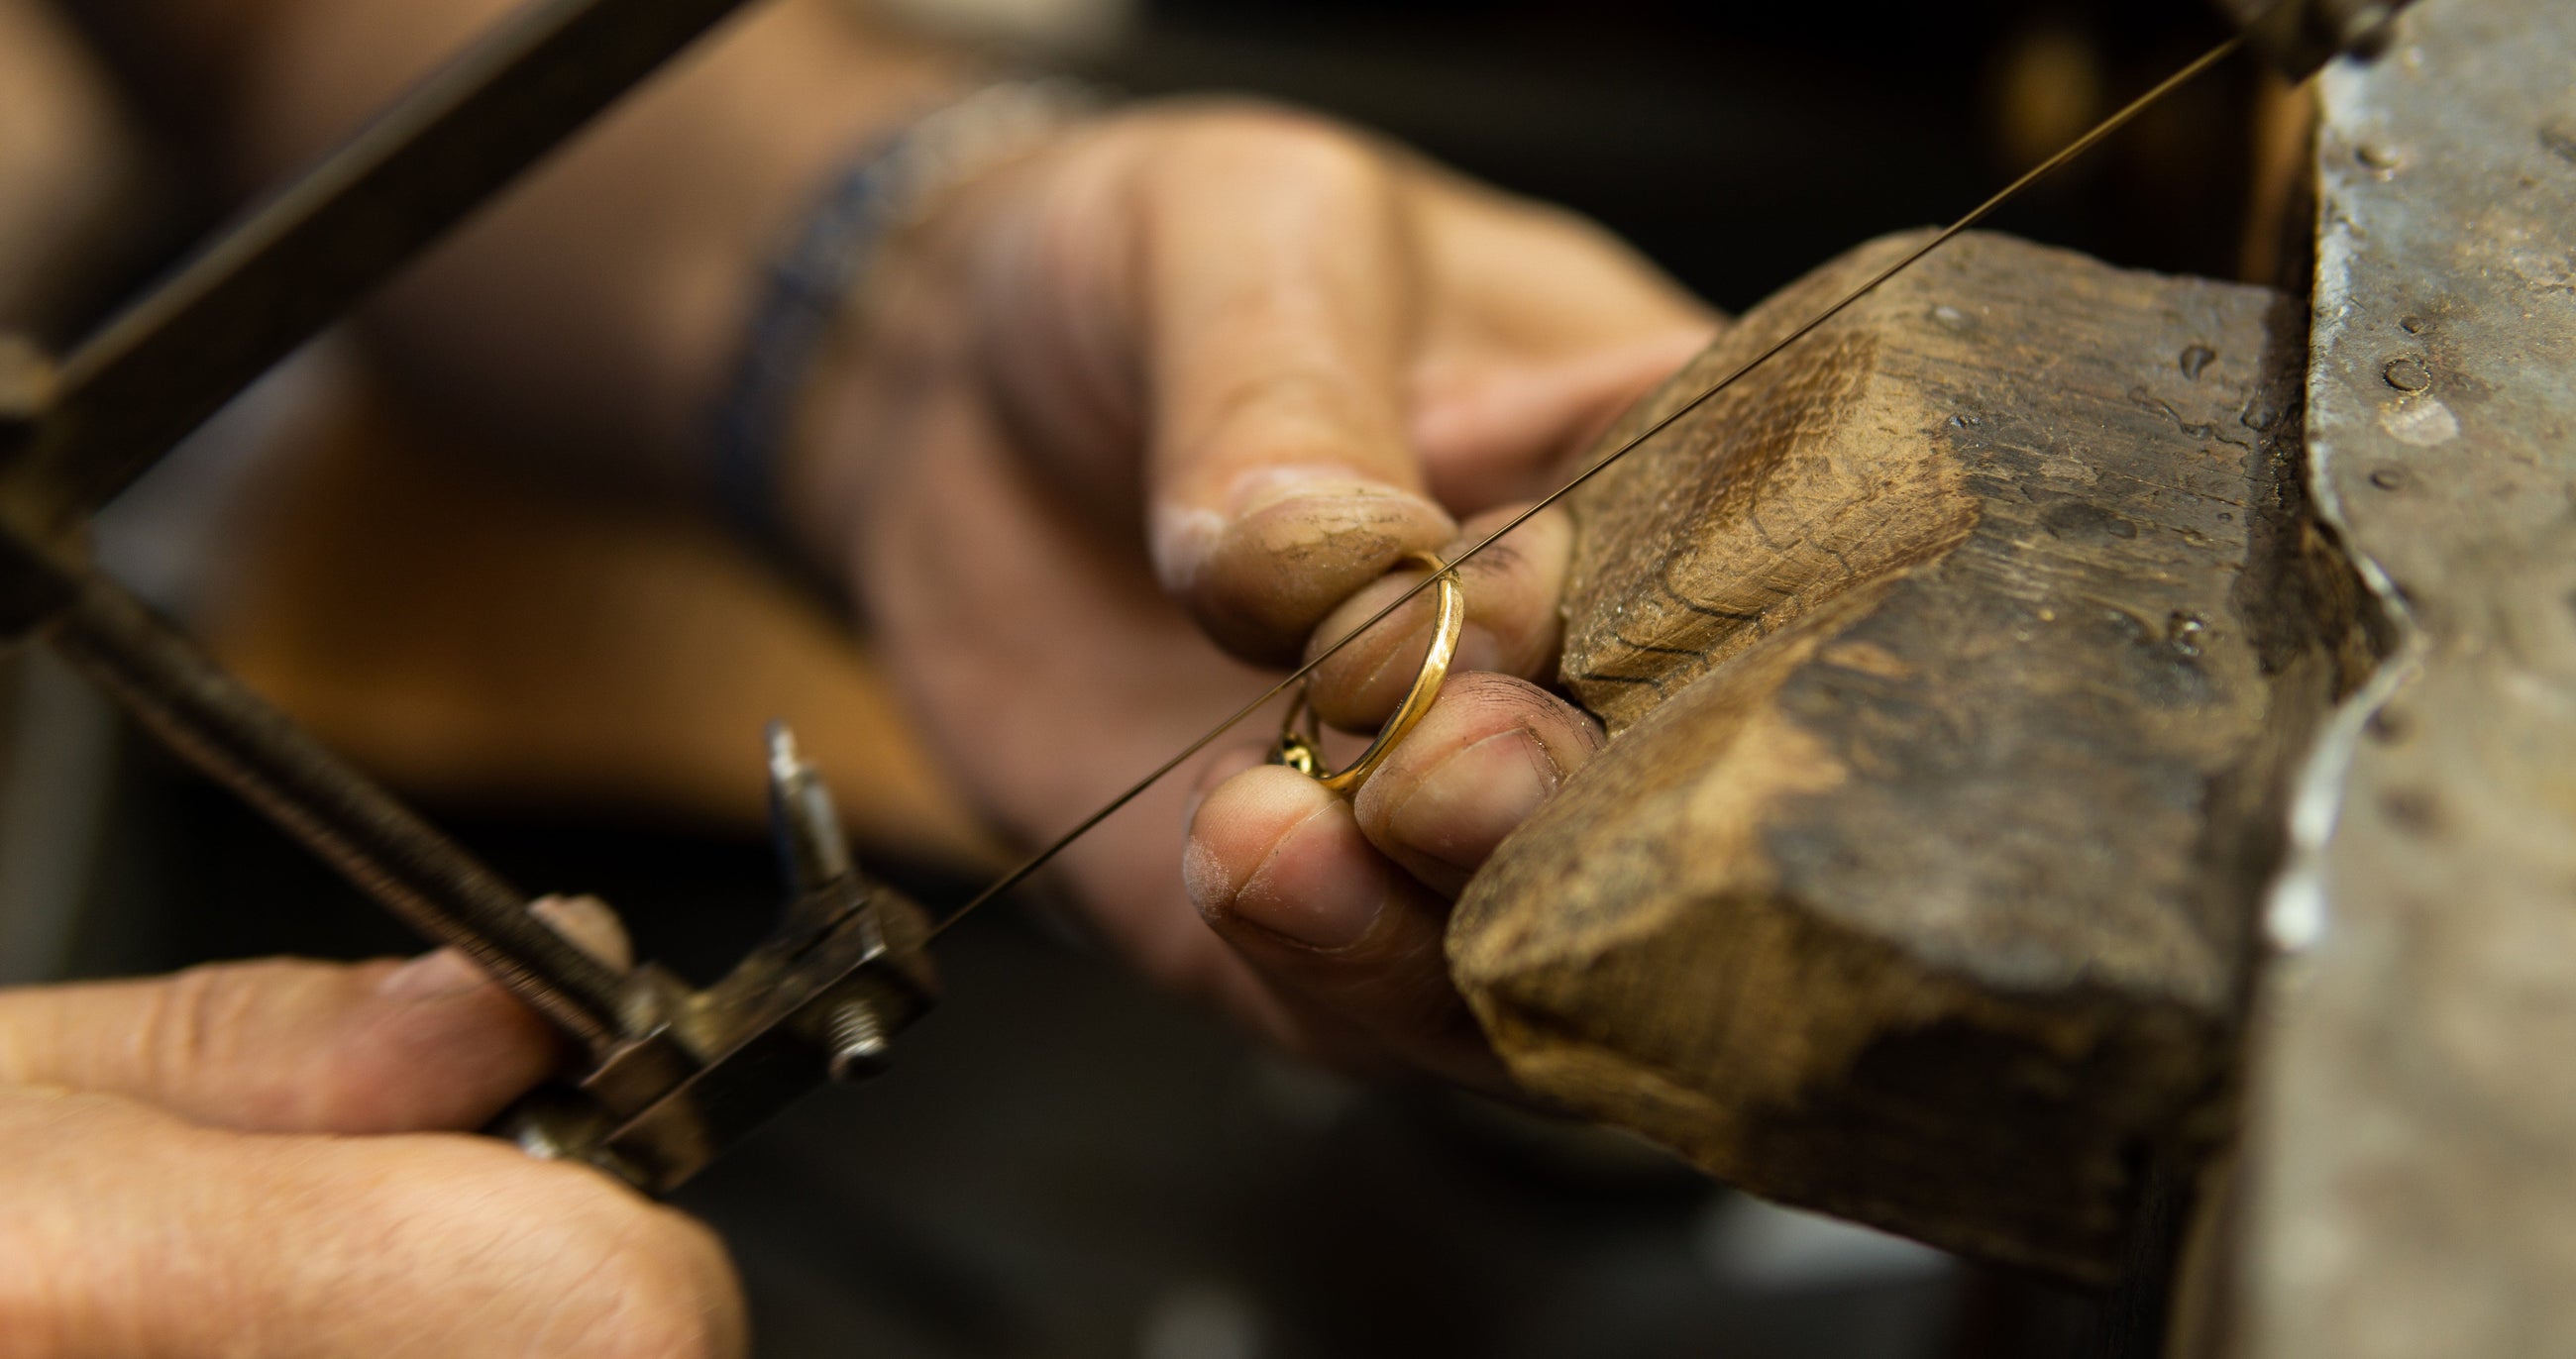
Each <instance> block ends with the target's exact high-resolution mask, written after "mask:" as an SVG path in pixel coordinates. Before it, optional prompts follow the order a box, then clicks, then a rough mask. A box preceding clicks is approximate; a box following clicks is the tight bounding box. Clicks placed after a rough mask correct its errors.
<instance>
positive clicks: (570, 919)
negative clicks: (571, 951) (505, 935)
mask: <svg viewBox="0 0 2576 1359" xmlns="http://www.w3.org/2000/svg"><path fill="white" fill-rule="evenodd" d="M528 914H530V915H533V916H535V917H536V918H537V919H539V920H542V921H544V922H546V924H547V925H549V926H551V927H553V929H554V932H555V933H557V934H560V935H562V936H563V937H564V938H566V939H568V940H570V941H571V942H572V945H573V947H575V948H578V949H580V950H581V951H582V952H584V953H587V954H589V955H590V956H592V957H594V958H597V959H598V960H600V961H601V962H603V963H606V964H608V965H609V966H610V967H614V968H620V969H623V968H625V967H626V966H627V965H628V963H629V961H630V953H631V949H630V946H629V945H628V944H627V942H626V924H625V922H624V921H621V920H619V919H618V918H617V912H616V911H614V910H612V909H610V907H609V905H608V903H607V902H605V901H602V900H600V899H599V898H597V897H539V898H537V899H536V900H535V901H532V902H529V903H528Z"/></svg>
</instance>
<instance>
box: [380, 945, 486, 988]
mask: <svg viewBox="0 0 2576 1359" xmlns="http://www.w3.org/2000/svg"><path fill="white" fill-rule="evenodd" d="M483 983H484V976H483V969H481V968H479V967H476V966H475V965H474V962H473V960H472V959H470V958H467V957H466V956H465V955H464V954H462V953H459V952H457V951H456V950H454V949H452V948H443V949H437V950H434V951H432V952H429V953H424V954H422V955H420V956H419V957H417V958H414V959H412V960H411V961H410V962H407V963H405V964H403V965H402V966H400V967H398V968H395V969H394V970H393V971H391V972H388V973H386V974H385V978H384V980H383V981H380V982H377V983H376V994H377V995H379V996H382V997H384V998H385V999H387V1000H444V999H446V998H447V997H449V996H456V995H462V994H464V993H465V992H468V991H471V990H473V989H474V988H475V987H478V986H481V985H483Z"/></svg>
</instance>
